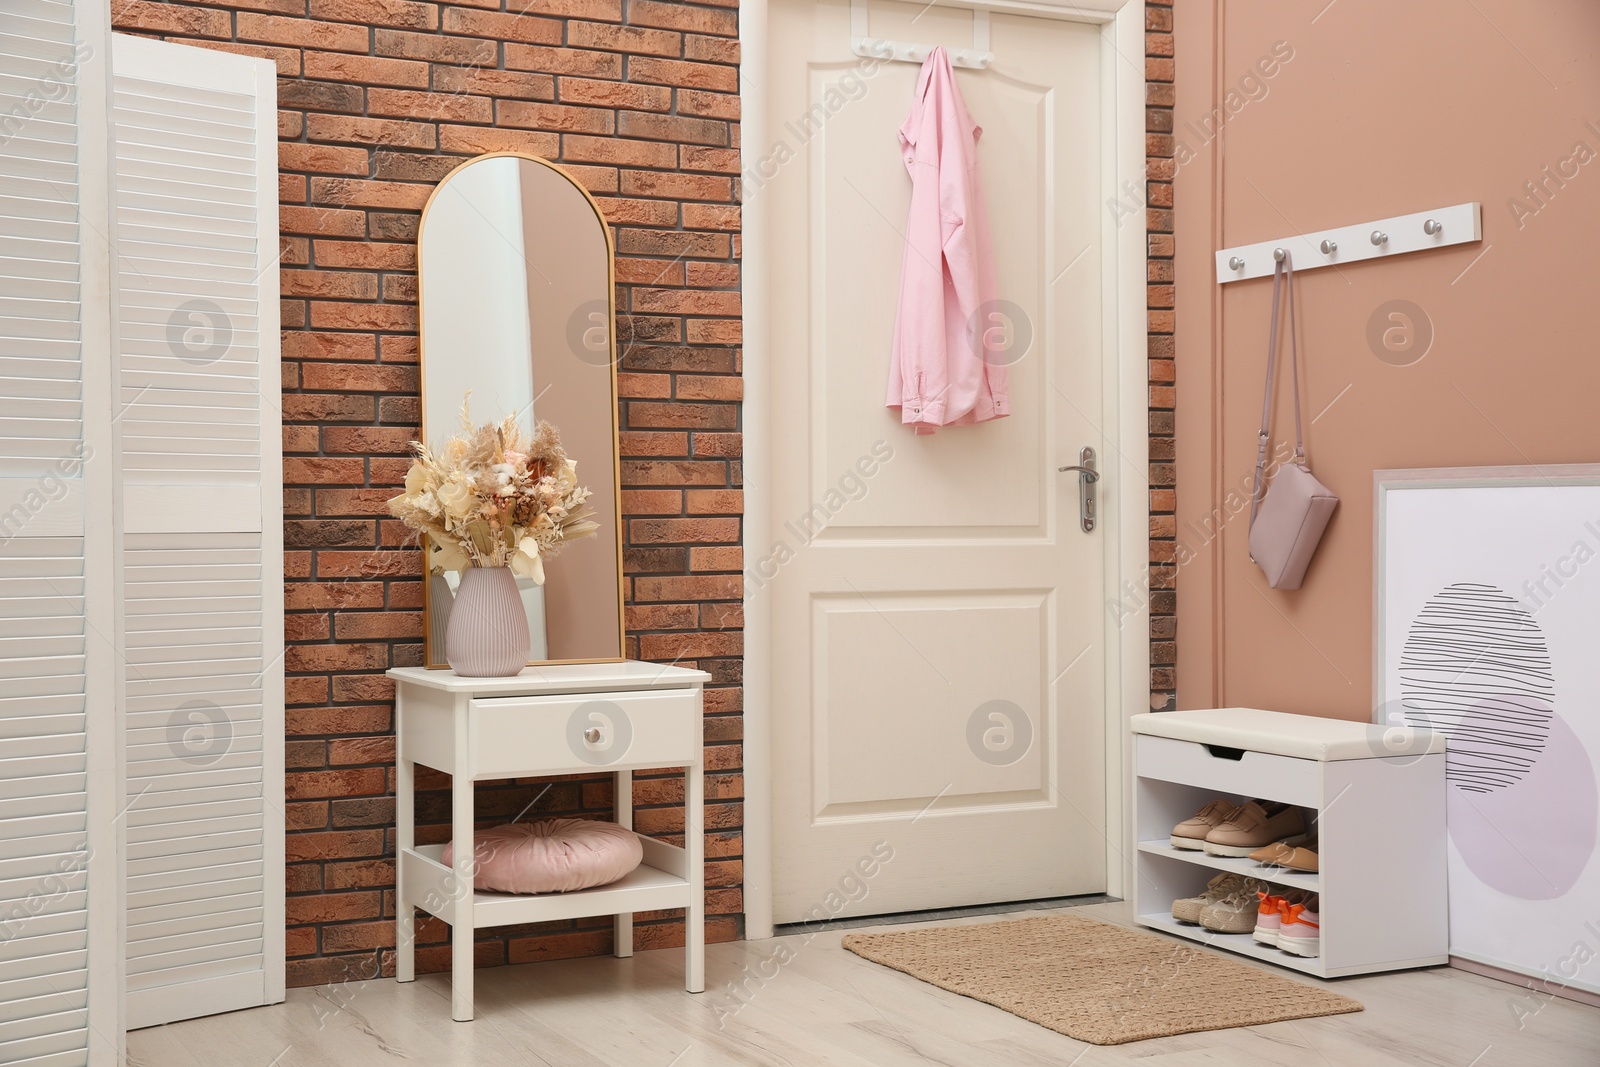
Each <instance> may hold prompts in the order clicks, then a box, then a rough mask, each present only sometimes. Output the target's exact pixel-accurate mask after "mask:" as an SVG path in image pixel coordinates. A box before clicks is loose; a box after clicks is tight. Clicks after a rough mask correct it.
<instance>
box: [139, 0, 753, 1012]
mask: <svg viewBox="0 0 1600 1067" xmlns="http://www.w3.org/2000/svg"><path fill="white" fill-rule="evenodd" d="M112 8H113V18H114V20H115V24H116V26H117V27H118V28H119V29H121V30H123V31H126V32H134V33H143V34H147V35H152V36H161V37H166V38H168V39H171V40H181V41H184V42H186V43H190V44H197V45H202V46H205V47H211V48H219V49H223V50H226V51H232V52H243V53H247V54H249V55H255V56H262V57H265V58H268V59H271V60H272V61H273V62H275V63H276V64H277V67H278V73H279V83H278V93H279V106H280V108H281V112H280V122H279V135H280V138H281V143H280V146H279V158H280V166H281V175H280V179H279V184H280V199H281V201H282V206H281V213H282V241H283V261H282V295H283V327H284V333H283V413H284V430H283V447H284V484H285V490H284V502H285V511H286V523H285V526H286V529H285V534H286V537H285V545H286V552H285V567H286V570H287V576H288V584H287V587H286V591H285V597H286V602H287V608H288V616H287V622H286V630H287V634H286V636H287V639H288V654H287V657H286V661H285V662H286V667H287V670H288V676H289V680H288V694H289V711H288V765H289V772H288V798H289V806H288V812H287V815H288V823H289V841H288V853H289V867H288V885H289V901H288V914H289V930H288V945H289V948H288V952H289V982H290V984H291V985H309V984H317V983H323V982H336V981H340V980H343V979H346V978H357V977H372V976H374V975H376V974H377V973H378V972H379V968H380V967H382V968H383V970H384V971H385V972H386V973H389V972H392V964H391V962H390V960H389V958H388V956H389V953H388V950H389V949H391V948H392V946H393V943H394V923H393V915H394V897H393V886H394V860H393V851H394V841H393V833H394V829H393V828H394V797H393V769H392V761H393V758H394V736H393V723H392V704H391V701H392V697H393V689H392V686H391V685H390V683H389V682H388V681H387V680H386V679H385V678H384V677H383V671H384V670H385V669H386V668H388V667H391V666H403V665H409V664H415V663H417V662H419V660H420V657H421V645H420V641H421V634H422V618H421V612H420V602H421V592H420V589H421V587H420V582H419V576H420V555H419V553H418V551H417V550H416V549H415V548H414V547H408V546H407V545H406V544H405V542H406V540H407V537H406V531H405V530H404V529H403V528H401V527H400V526H399V525H398V524H397V523H396V522H395V521H394V520H392V519H389V518H387V517H385V512H384V501H385V500H386V499H387V498H388V497H390V496H392V495H393V494H394V492H395V487H396V486H398V485H399V484H400V482H401V480H402V477H403V473H404V471H405V468H406V465H407V462H408V461H407V458H406V448H407V444H408V442H409V441H410V440H411V439H412V437H413V436H414V434H415V432H416V430H415V427H416V423H417V411H418V404H417V396H416V392H417V339H416V333H415V331H416V321H417V311H416V303H415V301H416V288H417V285H416V274H415V266H416V265H415V248H414V244H413V241H414V239H415V236H416V230H417V221H418V217H419V211H420V209H421V207H422V205H423V202H424V201H425V200H426V199H427V196H428V194H429V192H430V191H431V190H432V189H433V187H434V185H435V184H436V183H437V182H438V180H439V179H440V178H442V177H443V176H444V175H445V174H447V173H448V172H449V171H450V170H451V169H452V168H454V167H455V166H457V165H458V164H460V163H461V162H462V161H463V160H464V159H466V158H468V157H470V156H472V155H475V154H477V153H479V152H486V151H497V150H503V149H515V150H518V151H523V152H528V153H531V154H535V155H539V156H543V157H545V158H547V159H551V160H555V161H558V162H560V163H562V164H564V165H566V166H567V167H568V168H569V169H570V170H571V171H572V172H573V173H574V174H575V175H576V176H577V178H578V179H579V180H580V181H581V182H582V183H583V184H584V185H585V186H587V187H588V189H589V190H590V191H591V192H592V193H594V195H595V196H596V197H597V198H598V199H599V201H600V206H601V209H602V210H603V211H604V212H605V215H606V217H607V219H608V220H609V222H610V223H611V224H612V226H613V228H614V235H615V238H616V244H617V253H618V256H617V283H618V308H619V312H620V322H619V338H620V340H619V344H621V345H622V346H623V350H624V352H625V355H624V356H623V359H622V364H621V371H622V373H621V376H620V379H621V394H622V400H621V407H622V415H623V427H624V432H623V434H622V457H623V458H622V475H623V478H622V483H623V499H622V506H623V514H624V516H625V519H626V530H625V541H626V545H627V547H626V571H627V575H628V582H627V594H628V597H627V599H628V609H627V612H628V627H629V636H628V653H629V655H631V656H638V657H640V658H643V659H650V660H661V661H670V662H676V663H683V664H686V665H694V666H699V667H701V668H703V669H705V670H707V671H709V672H711V674H712V675H713V676H714V678H715V681H714V682H713V683H712V685H711V687H710V688H708V689H707V692H706V713H707V717H706V727H705V739H706V743H707V746H708V747H707V750H706V759H707V770H708V776H707V782H706V788H707V798H708V801H709V804H708V809H707V826H708V828H709V830H708V834H707V843H706V851H707V856H708V859H709V863H708V867H707V884H708V886H710V887H712V888H710V890H709V892H708V902H707V905H708V912H709V914H710V915H711V916H712V918H711V921H710V927H709V930H708V936H709V938H710V939H711V940H713V941H727V940H731V939H733V938H735V937H737V936H738V934H739V920H738V915H739V913H740V911H741V910H742V907H743V905H742V901H741V897H740V891H739V885H740V882H741V867H740V859H739V857H740V854H741V836H740V824H741V821H742V805H741V803H740V801H741V798H742V796H743V778H742V775H741V773H740V751H741V750H740V746H739V742H740V736H741V719H740V690H739V688H738V687H739V682H740V667H741V662H742V661H741V658H740V657H741V625H742V619H741V605H740V599H739V598H740V588H741V583H740V578H739V572H740V569H741V558H740V548H739V541H740V512H741V510H742V499H741V498H742V494H741V492H740V489H739V485H740V472H739V455H740V434H739V429H740V407H739V400H740V377H739V347H738V346H739V340H740V336H739V330H740V319H739V316H740V304H739V301H740V297H739V248H738V240H739V208H738V206H737V202H736V192H735V188H734V183H735V179H736V176H737V174H738V172H739V151H738V146H739V130H738V117H739V100H738V96H737V92H738V62H739V46H738V42H737V40H736V34H737V22H736V19H737V12H736V0H706V2H704V3H693V4H690V3H679V2H671V3H666V2H659V0H628V2H627V4H626V6H625V5H624V3H623V0H458V2H457V3H453V4H445V3H419V2H412V0H233V2H231V3H206V2H199V3H189V2H177V0H174V2H153V0H152V2H143V0H114V2H113V4H112ZM445 783H446V780H445V779H443V778H442V777H441V776H437V775H435V776H432V777H430V778H427V779H424V780H423V781H421V782H419V786H420V787H427V788H429V790H430V791H429V792H427V793H424V794H423V795H422V796H421V797H420V798H419V802H418V823H419V827H418V837H419V839H422V840H425V841H430V840H433V841H436V840H443V839H445V838H447V837H448V826H447V825H446V823H447V819H448V794H447V793H445V792H443V791H441V790H440V787H441V786H443V785H444V784H445ZM542 790H543V786H542V785H540V786H537V787H535V786H533V785H531V784H530V785H519V784H514V783H513V784H508V785H497V786H492V787H482V788H480V790H479V798H478V813H479V815H480V817H481V819H482V820H483V822H484V823H485V824H489V823H493V822H503V821H506V820H508V819H510V818H511V817H513V816H515V815H516V814H517V813H518V812H519V811H521V810H522V809H523V808H524V807H526V806H527V805H528V804H530V802H531V803H532V804H533V807H532V812H531V813H530V814H535V813H536V814H549V813H577V812H594V813H607V812H609V811H610V805H611V787H610V783H609V781H608V780H605V779H571V780H563V781H561V782H559V783H558V784H556V785H554V786H553V787H552V788H550V789H549V790H548V792H542ZM682 796H683V783H682V778H681V776H667V777H656V778H642V779H641V780H640V781H639V782H638V783H637V785H636V786H635V799H636V803H637V804H638V806H639V807H638V810H637V813H636V816H635V817H636V819H637V825H638V826H639V827H640V828H641V829H644V830H646V831H648V832H655V833H661V834H665V835H668V836H669V837H670V836H671V835H673V834H681V832H682V826H683V818H682V809H681V808H680V807H679V805H680V803H681V801H682ZM525 817H526V816H525ZM671 914H676V913H671ZM639 919H640V920H641V926H640V928H639V930H638V942H639V943H640V945H641V947H651V946H659V945H668V944H675V943H676V944H681V943H682V936H683V932H682V922H681V920H679V919H675V918H674V919H670V920H669V919H668V918H667V917H666V916H661V915H658V916H650V915H645V916H640V917H639ZM445 936H446V931H445V928H444V927H443V926H442V924H439V923H437V922H432V921H430V922H429V923H428V924H426V925H425V926H424V930H423V943H424V944H425V945H428V946H431V947H427V948H424V949H422V950H421V951H420V952H419V956H418V966H419V968H424V969H431V970H440V969H444V968H445V967H446V966H447V965H448V961H447V955H448V953H447V949H446V948H445V947H444V939H445ZM610 943H611V920H610V919H609V918H605V919H594V920H581V921H579V922H576V923H551V924H543V925H541V926H540V927H538V928H536V929H522V928H510V929H505V930H495V931H489V932H488V933H486V934H485V935H483V940H482V941H481V943H480V944H479V946H478V961H479V964H480V965H487V964H494V963H507V962H509V963H520V962H526V961H530V960H539V959H552V958H558V957H564V956H578V955H587V954H593V953H599V952H605V951H608V950H609V947H610Z"/></svg>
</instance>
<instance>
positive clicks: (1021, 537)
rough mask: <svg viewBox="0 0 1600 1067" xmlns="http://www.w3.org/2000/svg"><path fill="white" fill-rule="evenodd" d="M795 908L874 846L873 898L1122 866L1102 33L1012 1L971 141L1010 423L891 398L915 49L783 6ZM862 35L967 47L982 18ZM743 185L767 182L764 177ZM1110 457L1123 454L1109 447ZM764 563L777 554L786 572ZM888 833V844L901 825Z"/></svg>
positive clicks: (781, 875)
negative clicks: (855, 37)
mask: <svg viewBox="0 0 1600 1067" xmlns="http://www.w3.org/2000/svg"><path fill="white" fill-rule="evenodd" d="M770 17H771V20H772V25H771V31H772V32H771V40H772V41H773V42H775V43H774V45H773V47H772V49H771V52H770V55H769V57H768V61H769V63H770V77H771V103H770V107H771V109H772V110H771V112H770V113H769V115H768V119H769V124H768V125H769V129H771V130H772V131H773V132H774V138H775V140H776V141H777V142H779V143H778V144H775V145H774V146H773V151H772V152H771V153H769V155H768V157H767V158H769V159H774V160H777V159H782V160H785V162H783V163H781V164H780V165H778V166H776V167H773V168H769V169H768V170H767V171H765V172H763V173H761V174H759V175H758V176H757V177H758V182H757V183H756V185H755V187H747V189H746V194H745V195H746V197H747V198H750V197H754V196H765V197H770V198H771V199H770V201H769V204H768V216H769V217H770V219H771V220H772V221H771V226H772V234H771V242H772V247H773V248H774V250H775V252H776V254H775V256H774V266H773V275H772V278H771V291H772V292H773V294H774V304H773V308H772V337H771V347H772V375H773V378H772V391H773V395H774V396H776V397H781V398H784V401H783V402H782V403H780V404H777V405H774V408H773V419H774V425H773V427H772V439H773V440H774V441H775V442H776V443H777V447H776V448H775V449H774V459H773V493H772V501H773V509H774V510H773V512H772V514H771V515H770V516H769V518H770V520H771V522H770V524H771V529H772V530H773V531H774V533H775V535H776V536H777V538H778V543H776V544H774V545H772V546H770V547H768V546H751V552H752V555H754V556H755V557H757V558H758V559H760V558H762V557H765V558H766V559H767V560H771V561H773V562H774V563H775V564H776V569H775V576H774V577H773V578H772V580H771V581H770V582H768V583H766V584H765V585H764V586H763V587H762V588H760V589H759V590H756V591H755V592H754V593H753V594H752V595H758V596H770V597H772V598H773V599H772V612H773V638H774V650H775V655H774V662H773V696H772V700H773V730H774V736H773V743H774V752H775V754H776V757H777V758H776V759H775V760H774V860H775V867H774V919H775V921H777V922H779V923H783V922H794V921H798V920H800V919H802V918H805V917H807V916H808V915H809V916H814V915H815V909H816V905H817V903H818V902H819V901H821V900H824V899H826V898H827V895H828V894H829V893H830V891H832V890H833V889H834V888H835V887H836V886H837V884H838V883H839V880H840V878H841V877H842V876H845V875H848V874H849V872H850V871H852V870H853V869H856V870H859V869H860V868H858V867H857V861H858V860H860V859H861V858H862V857H866V856H876V857H878V859H879V860H880V861H881V859H882V856H883V854H884V852H885V849H884V848H883V845H886V846H887V850H891V851H892V856H893V858H892V859H891V860H889V861H887V862H877V863H873V864H870V866H871V867H872V868H873V870H874V873H873V875H872V877H871V880H870V883H868V884H867V889H866V893H865V895H864V896H863V897H861V899H859V900H856V901H855V902H854V903H853V904H852V908H853V912H852V913H854V914H881V913H885V912H891V911H901V910H911V909H918V908H934V907H946V906H958V905H965V904H975V903H981V902H989V901H996V900H1007V899H1028V898H1035V897H1043V896H1056V895H1065V894H1074V893H1089V892H1098V891H1101V890H1103V889H1104V888H1105V879H1106V869H1105V852H1106V845H1105V839H1104V822H1105V813H1104V762H1103V761H1104V751H1105V749H1104V714H1105V713H1104V700H1105V674H1106V658H1105V657H1106V641H1105V634H1104V625H1105V623H1104V618H1105V617H1104V609H1103V605H1102V603H1101V601H1102V582H1103V578H1104V573H1105V572H1104V560H1103V552H1104V551H1105V546H1104V543H1103V539H1102V536H1101V535H1100V534H1099V533H1093V534H1086V533H1084V532H1083V530H1082V529H1081V528H1080V526H1079V523H1078V506H1079V500H1078V479H1077V478H1076V476H1073V475H1062V474H1058V473H1057V472H1056V468H1057V467H1058V466H1061V465H1063V464H1069V463H1076V462H1078V458H1077V457H1078V451H1079V449H1080V448H1082V447H1083V446H1084V445H1087V444H1092V445H1094V446H1095V447H1096V448H1097V449H1099V448H1101V447H1102V442H1101V440H1100V435H1099V432H1098V431H1097V430H1096V429H1095V427H1096V426H1098V425H1100V424H1101V422H1102V420H1101V419H1100V417H1099V416H1100V410H1101V405H1102V396H1103V389H1102V384H1103V375H1104V373H1105V368H1106V367H1107V366H1108V365H1109V364H1108V362H1107V361H1108V359H1110V358H1112V356H1111V353H1109V351H1108V346H1107V344H1106V338H1107V335H1108V331H1107V329H1106V327H1105V323H1104V319H1103V317H1104V315H1105V314H1106V310H1105V308H1104V306H1103V305H1104V299H1103V298H1104V295H1105V294H1104V288H1103V285H1102V281H1101V278H1100V274H1099V271H1100V264H1101V260H1102V257H1101V245H1102V240H1103V238H1104V236H1105V235H1104V233H1103V226H1104V218H1103V214H1104V213H1103V211H1102V210H1100V208H1099V204H1100V202H1101V201H1102V200H1103V199H1104V196H1103V194H1102V186H1103V184H1104V178H1103V173H1104V172H1105V169H1106V168H1104V167H1103V166H1102V160H1101V154H1102V148H1101V146H1102V128H1101V124H1102V122H1103V121H1104V118H1103V112H1104V111H1105V110H1106V109H1105V108H1103V107H1102V96H1103V91H1104V90H1103V85H1104V84H1105V82H1106V79H1105V77H1104V74H1105V72H1104V71H1103V70H1102V62H1103V60H1102V54H1101V41H1100V34H1099V30H1098V29H1097V28H1096V27H1093V26H1090V25H1084V24H1078V23H1072V22H1066V21H1059V20H1049V19H1035V18H1024V17H1017V16H1006V15H1000V14H994V15H991V35H992V47H993V51H994V53H995V57H996V59H995V63H994V65H993V67H992V68H991V69H989V70H986V71H976V70H957V80H958V82H959V84H960V87H961V90H962V92H963V94H964V95H965V97H966V100H967V104H968V107H969V108H970V109H971V111H972V113H973V115H974V117H975V118H976V119H977V121H978V122H979V124H980V125H982V126H983V127H984V133H983V136H982V139H981V141H980V142H979V159H980V167H981V169H982V174H981V177H982V181H983V184H984V191H985V199H986V201H987V204H988V208H989V213H990V223H991V229H992V231H993V241H994V250H995V259H996V266H997V275H998V284H999V292H998V296H999V301H997V307H996V308H995V311H996V313H997V314H1000V315H1002V316H1003V318H1002V319H998V320H993V321H994V324H995V325H998V326H1001V327H1005V328H1008V329H1010V330H1011V331H1012V334H1011V336H1012V337H1013V339H1014V344H1013V346H1012V347H1011V349H1010V350H1009V352H1008V354H1007V357H1006V358H1007V360H1008V362H1010V364H1011V365H1010V392H1011V397H1012V403H1011V411H1012V414H1011V416H1010V417H1008V418H1005V419H1001V420H997V421H994V422H990V423H986V424H983V425H980V426H969V427H950V428H947V429H944V430H941V431H940V432H939V433H938V434H936V435H933V436H931V437H916V436H914V435H913V434H912V433H911V431H910V430H909V429H907V428H905V427H902V426H901V425H900V422H899V412H898V411H897V410H894V409H890V408H887V407H885V406H884V393H885V385H886V381H887V374H888V361H889V351H890V340H891V337H892V334H893V330H894V315H895V307H896V298H897V294H898V291H899V280H900V260H901V256H902V254H903V248H904V241H903V237H902V234H903V232H904V226H905V219H906V212H907V210H908V207H909V203H910V179H909V178H908V176H907V174H906V169H905V166H904V164H903V162H902V160H901V156H900V147H899V143H898V137H897V130H898V128H899V125H900V123H901V122H902V121H903V120H904V119H905V116H906V114H907V112H908V111H909V108H910V105H911V96H912V92H913V90H914V88H915V85H916V80H917V75H918V68H917V66H916V65H914V64H906V63H874V62H872V61H864V60H861V59H859V58H858V57H856V56H854V55H853V54H852V53H851V52H850V49H849V42H850V26H849V21H850V20H849V5H848V3H846V2H844V0H825V2H822V3H812V2H810V0H780V2H778V3H775V4H773V6H772V9H771V15H770ZM870 23H871V26H870V31H869V32H870V33H871V35H872V36H874V37H892V38H897V39H903V40H914V41H917V42H920V43H929V44H943V45H945V46H947V47H951V48H956V47H969V46H970V44H971V35H972V14H971V12H970V11H962V10H954V9H946V8H943V7H933V6H924V5H922V4H902V3H894V2H888V0H875V2H874V3H872V5H871V7H870ZM750 184H751V183H749V182H748V181H747V186H748V185H750ZM1101 466H1102V467H1103V468H1108V469H1107V477H1116V475H1117V472H1116V470H1115V465H1114V464H1108V463H1102V464H1101ZM768 570H769V573H770V572H772V571H773V568H771V567H769V568H768ZM880 843H882V845H880Z"/></svg>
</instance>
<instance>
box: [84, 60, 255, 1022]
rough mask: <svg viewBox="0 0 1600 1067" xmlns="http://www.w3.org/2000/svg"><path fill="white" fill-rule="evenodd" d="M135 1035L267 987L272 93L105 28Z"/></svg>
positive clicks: (237, 67)
mask: <svg viewBox="0 0 1600 1067" xmlns="http://www.w3.org/2000/svg"><path fill="white" fill-rule="evenodd" d="M115 102H116V132H117V187H118V188H117V238H118V244H119V248H118V251H119V253H120V254H119V258H118V262H119V266H120V268H121V286H122V300H121V303H122V337H121V349H120V352H119V359H120V364H119V377H120V382H119V384H120V389H121V396H122V404H123V416H122V420H121V423H122V430H123V438H124V479H125V481H124V498H125V505H126V533H125V538H124V546H125V550H126V556H125V561H126V563H125V575H124V589H125V593H126V598H127V599H126V607H127V620H128V649H127V663H126V672H125V673H126V684H127V800H126V803H127V805H128V811H127V816H126V821H127V843H128V897H127V981H128V998H127V1012H128V1026H129V1028H130V1029H132V1028H137V1027H141V1026H151V1025H155V1024H157V1023H166V1022H172V1021H175V1020H178V1019H187V1018H193V1017H195V1016H198V1015H208V1014H214V1013H216V1012H223V1011H232V1010H234V1009H237V1008H247V1007H253V1006H256V1005H261V1004H271V1003H275V1002H277V1001H280V1000H282V999H283V996H284V925H283V924H284V869H283V861H284V822H285V820H284V809H283V730H284V723H283V684H284V683H283V595H282V589H283V518H282V516H283V511H282V459H281V454H282V453H281V443H280V434H281V429H280V427H281V423H282V415H281V413H280V412H281V408H280V405H279V404H278V401H277V395H278V390H279V372H278V361H279V338H278V266H277V261H278V213H277V158H278V157H277V136H276V127H275V122H276V115H277V111H276V107H277V95H276V85H275V78H274V70H273V66H272V64H271V63H269V62H267V61H265V60H259V59H252V58H249V57H245V56H235V55H228V54H225V53H219V52H215V51H208V50H205V49H200V48H193V47H189V46H186V45H178V44H170V43H164V42H161V41H150V40H146V39H143V38H136V37H122V36H118V37H117V38H116V42H115Z"/></svg>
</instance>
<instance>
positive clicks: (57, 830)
mask: <svg viewBox="0 0 1600 1067" xmlns="http://www.w3.org/2000/svg"><path fill="white" fill-rule="evenodd" d="M87 822H88V818H87V816H86V815H85V814H84V813H83V812H79V811H69V812H67V813H65V814H61V815H32V816H29V815H20V816H17V817H15V818H10V819H3V818H0V848H4V849H6V850H7V854H8V855H15V854H16V851H15V850H18V849H23V848H31V847H33V846H32V845H31V843H30V842H31V840H32V839H33V838H35V837H49V836H52V835H54V834H77V835H78V840H79V841H82V840H83V830H84V825H85V823H87Z"/></svg>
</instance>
